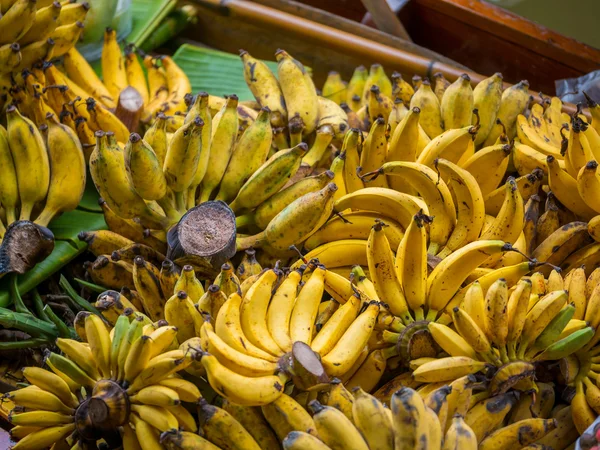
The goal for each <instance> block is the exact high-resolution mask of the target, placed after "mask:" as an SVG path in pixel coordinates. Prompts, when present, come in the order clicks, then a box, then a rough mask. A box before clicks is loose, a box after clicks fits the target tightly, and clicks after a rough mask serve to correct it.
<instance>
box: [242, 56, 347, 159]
mask: <svg viewBox="0 0 600 450" xmlns="http://www.w3.org/2000/svg"><path fill="white" fill-rule="evenodd" d="M240 57H241V59H242V63H243V65H244V78H245V80H246V84H247V85H248V87H249V88H250V90H251V91H252V94H253V95H254V98H255V99H256V102H257V103H258V105H260V107H263V108H268V109H269V110H270V111H271V125H272V127H273V133H274V141H275V146H276V147H277V148H278V149H279V150H283V149H286V148H289V147H295V146H296V145H298V144H299V143H300V142H302V141H303V140H304V141H306V142H308V141H311V140H312V141H314V143H313V147H312V148H311V149H310V151H309V153H308V154H307V155H306V156H305V160H304V162H305V163H306V164H307V165H308V166H309V167H313V166H315V165H316V164H317V163H318V162H319V161H320V160H321V159H322V158H323V157H324V156H325V155H326V153H325V150H326V149H327V147H328V145H329V143H330V142H331V141H332V140H333V141H334V142H341V140H342V139H343V137H344V134H345V133H346V132H347V131H348V129H349V124H348V116H347V114H346V112H345V111H344V110H343V109H342V108H341V107H340V106H339V103H337V102H336V101H334V100H333V98H330V97H334V96H335V97H336V98H337V96H339V94H338V92H337V91H336V92H331V91H332V90H336V89H337V87H333V88H332V87H331V86H328V89H326V90H325V91H324V93H323V96H320V95H318V94H317V90H316V88H315V85H314V83H313V80H312V78H311V75H310V73H309V72H308V70H307V69H306V68H305V67H304V65H303V64H302V63H301V62H300V61H298V60H296V59H294V58H293V57H292V56H291V55H290V54H289V53H287V52H286V51H285V50H281V49H280V50H277V52H275V59H276V60H277V62H278V66H277V76H275V74H274V73H273V72H272V71H271V69H269V67H268V66H267V65H266V64H265V63H264V62H262V61H260V60H258V59H256V58H253V57H252V56H251V55H250V54H249V53H248V52H247V51H245V50H242V51H240ZM337 78H338V81H340V80H339V75H338V76H337ZM340 82H341V81H340ZM330 84H331V83H330ZM326 94H327V95H326ZM328 156H329V155H327V157H328Z"/></svg>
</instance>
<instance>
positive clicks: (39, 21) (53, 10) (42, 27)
mask: <svg viewBox="0 0 600 450" xmlns="http://www.w3.org/2000/svg"><path fill="white" fill-rule="evenodd" d="M61 10H62V6H61V5H60V3H59V2H52V3H51V4H50V5H48V6H45V7H43V8H40V7H39V6H38V9H37V11H36V13H35V19H34V26H32V27H31V28H30V29H29V31H27V33H25V35H24V36H22V37H21V38H19V44H20V45H22V46H23V47H25V46H26V45H28V44H31V43H33V42H36V41H45V40H46V39H48V37H50V35H51V34H52V32H53V31H54V30H55V29H56V27H57V26H60V25H64V24H62V23H60V22H59V16H60V15H61V14H62V11H61ZM82 22H83V21H82Z"/></svg>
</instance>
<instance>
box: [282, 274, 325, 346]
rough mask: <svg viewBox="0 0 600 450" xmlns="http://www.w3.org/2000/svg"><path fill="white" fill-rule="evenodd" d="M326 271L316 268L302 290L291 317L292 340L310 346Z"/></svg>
mask: <svg viewBox="0 0 600 450" xmlns="http://www.w3.org/2000/svg"><path fill="white" fill-rule="evenodd" d="M324 278H325V269H323V268H321V267H316V268H315V269H314V270H313V272H312V274H311V275H310V278H308V280H307V281H306V282H305V283H304V286H302V289H301V290H300V292H299V294H298V297H297V299H296V303H295V304H294V309H293V310H292V315H291V317H290V325H289V327H290V328H289V330H290V339H291V341H292V342H294V343H295V342H304V343H305V344H308V345H310V343H311V341H312V336H313V327H314V325H315V319H316V318H317V314H318V312H319V303H320V301H321V298H322V297H323V291H324V289H325V286H324Z"/></svg>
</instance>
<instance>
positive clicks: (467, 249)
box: [427, 240, 511, 317]
mask: <svg viewBox="0 0 600 450" xmlns="http://www.w3.org/2000/svg"><path fill="white" fill-rule="evenodd" d="M510 248H511V245H510V244H508V243H505V242H504V241H499V240H479V241H475V242H471V243H469V244H467V245H465V246H464V247H462V248H460V249H459V250H456V251H455V252H454V253H452V254H451V255H449V256H448V257H447V258H445V259H443V260H442V261H441V262H440V263H439V264H438V265H437V266H436V267H435V269H433V272H431V274H430V275H429V277H428V278H427V292H428V294H427V306H428V309H429V311H428V313H427V316H428V317H435V315H436V314H437V313H438V311H441V310H443V309H444V307H445V306H446V305H447V304H448V302H449V301H450V299H451V298H452V297H453V296H454V294H455V293H456V292H457V290H458V288H459V287H460V285H461V284H462V282H463V281H464V280H465V279H466V278H467V276H468V275H469V274H470V272H471V271H472V270H473V269H474V268H476V267H478V266H479V265H480V264H481V263H483V262H484V261H485V260H486V259H487V258H488V257H490V256H492V255H497V254H499V253H500V252H503V251H507V250H510Z"/></svg>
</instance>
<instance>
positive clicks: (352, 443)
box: [309, 400, 369, 450]
mask: <svg viewBox="0 0 600 450" xmlns="http://www.w3.org/2000/svg"><path fill="white" fill-rule="evenodd" d="M309 408H310V409H311V411H312V412H313V414H314V415H313V420H314V423H315V426H316V428H317V432H318V434H319V438H320V439H321V440H322V441H323V442H325V444H327V445H328V446H329V447H330V448H331V449H332V450H350V449H356V450H367V449H368V448H369V447H368V445H367V443H366V442H365V440H364V439H363V437H362V436H361V434H360V432H359V431H358V430H357V429H356V428H355V427H354V425H353V424H352V422H351V421H350V419H348V418H347V417H346V416H345V415H344V414H343V413H342V412H341V411H338V410H337V409H335V408H332V407H331V406H324V405H322V404H321V403H319V401H318V400H312V401H311V402H310V403H309Z"/></svg>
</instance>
